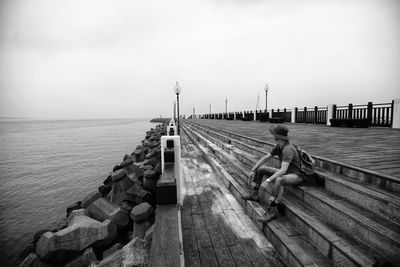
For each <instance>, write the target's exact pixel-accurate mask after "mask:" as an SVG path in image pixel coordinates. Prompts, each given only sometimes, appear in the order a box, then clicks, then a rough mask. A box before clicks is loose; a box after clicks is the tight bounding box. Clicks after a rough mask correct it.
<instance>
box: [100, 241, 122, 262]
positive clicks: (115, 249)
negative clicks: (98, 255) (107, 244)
mask: <svg viewBox="0 0 400 267" xmlns="http://www.w3.org/2000/svg"><path fill="white" fill-rule="evenodd" d="M123 247H124V245H123V244H121V243H117V244H115V245H114V246H112V247H111V248H109V249H107V250H106V251H104V252H103V259H105V258H107V257H108V256H109V255H111V254H113V253H114V252H115V251H117V250H119V249H121V248H123Z"/></svg>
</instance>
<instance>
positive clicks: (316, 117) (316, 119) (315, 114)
mask: <svg viewBox="0 0 400 267" xmlns="http://www.w3.org/2000/svg"><path fill="white" fill-rule="evenodd" d="M317 122H318V107H317V106H315V107H314V124H317Z"/></svg>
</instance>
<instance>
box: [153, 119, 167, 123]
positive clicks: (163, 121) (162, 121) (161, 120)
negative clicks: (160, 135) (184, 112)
mask: <svg viewBox="0 0 400 267" xmlns="http://www.w3.org/2000/svg"><path fill="white" fill-rule="evenodd" d="M170 120H171V118H154V119H151V122H159V123H167V122H169V121H170Z"/></svg>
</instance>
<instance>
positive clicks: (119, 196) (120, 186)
mask: <svg viewBox="0 0 400 267" xmlns="http://www.w3.org/2000/svg"><path fill="white" fill-rule="evenodd" d="M133 184H134V182H133V181H132V179H130V178H129V177H128V176H124V177H123V178H122V179H120V180H118V181H115V182H114V183H113V186H112V190H111V202H113V203H116V204H118V205H119V204H120V203H121V202H122V201H124V200H131V197H130V196H129V195H128V194H127V191H128V190H129V188H131V187H132V185H133Z"/></svg>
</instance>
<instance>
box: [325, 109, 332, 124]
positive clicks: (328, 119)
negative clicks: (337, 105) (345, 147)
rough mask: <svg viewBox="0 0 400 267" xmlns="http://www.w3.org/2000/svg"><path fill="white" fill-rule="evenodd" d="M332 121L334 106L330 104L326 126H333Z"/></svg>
mask: <svg viewBox="0 0 400 267" xmlns="http://www.w3.org/2000/svg"><path fill="white" fill-rule="evenodd" d="M331 119H333V104H329V105H328V107H327V110H326V125H328V126H330V125H331Z"/></svg>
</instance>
